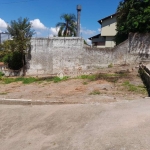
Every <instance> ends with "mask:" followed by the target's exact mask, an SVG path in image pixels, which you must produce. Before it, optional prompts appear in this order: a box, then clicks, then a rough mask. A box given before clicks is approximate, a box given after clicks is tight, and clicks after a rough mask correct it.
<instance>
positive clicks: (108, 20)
mask: <svg viewBox="0 0 150 150" xmlns="http://www.w3.org/2000/svg"><path fill="white" fill-rule="evenodd" d="M116 17H117V15H116V14H113V15H110V16H108V17H105V18H103V19H100V20H99V21H98V22H99V23H100V24H101V33H100V34H98V35H95V36H93V37H90V38H89V40H91V42H92V46H94V47H97V48H105V47H114V46H115V45H116V44H115V42H114V36H115V35H116V33H117V32H116V23H117V22H116Z"/></svg>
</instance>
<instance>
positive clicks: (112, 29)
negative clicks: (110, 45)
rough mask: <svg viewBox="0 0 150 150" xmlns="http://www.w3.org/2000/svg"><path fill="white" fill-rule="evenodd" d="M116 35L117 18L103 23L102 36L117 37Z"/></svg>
mask: <svg viewBox="0 0 150 150" xmlns="http://www.w3.org/2000/svg"><path fill="white" fill-rule="evenodd" d="M116 33H117V32H116V16H114V17H112V18H109V19H106V20H104V21H103V22H102V26H101V36H115V35H116Z"/></svg>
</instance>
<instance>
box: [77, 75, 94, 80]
mask: <svg viewBox="0 0 150 150" xmlns="http://www.w3.org/2000/svg"><path fill="white" fill-rule="evenodd" d="M96 76H97V75H95V74H94V75H81V76H78V77H77V78H78V79H88V80H90V81H94V80H96Z"/></svg>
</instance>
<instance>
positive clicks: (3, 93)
mask: <svg viewBox="0 0 150 150" xmlns="http://www.w3.org/2000/svg"><path fill="white" fill-rule="evenodd" d="M7 94H8V93H6V92H2V93H0V95H7Z"/></svg>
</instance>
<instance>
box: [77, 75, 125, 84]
mask: <svg viewBox="0 0 150 150" xmlns="http://www.w3.org/2000/svg"><path fill="white" fill-rule="evenodd" d="M127 76H128V74H127V73H122V74H117V73H113V74H110V73H99V74H93V75H81V76H78V77H77V78H78V79H88V80H89V81H96V80H106V81H108V82H114V83H116V82H117V81H118V80H119V79H120V78H125V77H127Z"/></svg>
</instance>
